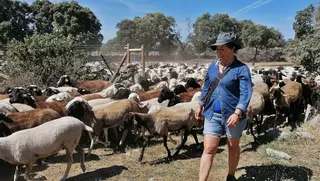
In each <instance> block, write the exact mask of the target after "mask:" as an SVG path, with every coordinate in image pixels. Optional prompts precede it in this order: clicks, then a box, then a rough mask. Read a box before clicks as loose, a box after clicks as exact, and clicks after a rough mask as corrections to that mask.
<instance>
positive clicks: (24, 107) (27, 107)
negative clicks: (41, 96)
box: [11, 103, 34, 112]
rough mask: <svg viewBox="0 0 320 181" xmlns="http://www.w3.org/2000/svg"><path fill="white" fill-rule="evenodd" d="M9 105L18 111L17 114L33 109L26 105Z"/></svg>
mask: <svg viewBox="0 0 320 181" xmlns="http://www.w3.org/2000/svg"><path fill="white" fill-rule="evenodd" d="M11 105H12V106H13V107H15V108H16V109H17V110H18V112H24V111H31V110H33V109H34V108H33V107H31V106H29V105H27V104H20V103H13V104H11Z"/></svg>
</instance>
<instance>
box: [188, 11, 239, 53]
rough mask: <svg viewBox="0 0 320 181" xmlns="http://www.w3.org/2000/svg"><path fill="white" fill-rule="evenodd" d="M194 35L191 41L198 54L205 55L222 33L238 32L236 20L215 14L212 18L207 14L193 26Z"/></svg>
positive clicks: (225, 15)
mask: <svg viewBox="0 0 320 181" xmlns="http://www.w3.org/2000/svg"><path fill="white" fill-rule="evenodd" d="M193 29H194V33H193V35H192V36H191V41H192V43H193V45H194V47H195V48H196V52H197V53H198V54H200V53H203V52H205V51H206V49H207V48H208V47H209V45H210V44H212V43H213V42H214V41H215V39H216V38H217V36H218V35H219V34H220V33H221V32H227V31H234V32H237V31H238V28H237V26H236V20H235V19H233V18H230V17H229V15H227V14H215V15H213V16H211V15H210V14H209V13H205V14H203V15H202V16H200V17H199V18H197V20H196V22H195V23H194V24H193Z"/></svg>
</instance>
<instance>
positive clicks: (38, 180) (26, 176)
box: [23, 162, 47, 181]
mask: <svg viewBox="0 0 320 181" xmlns="http://www.w3.org/2000/svg"><path fill="white" fill-rule="evenodd" d="M33 164H34V162H32V163H30V164H28V165H26V171H25V173H24V177H23V178H24V179H25V180H32V181H43V180H47V178H46V177H45V176H42V177H40V178H30V173H31V171H32V167H33Z"/></svg>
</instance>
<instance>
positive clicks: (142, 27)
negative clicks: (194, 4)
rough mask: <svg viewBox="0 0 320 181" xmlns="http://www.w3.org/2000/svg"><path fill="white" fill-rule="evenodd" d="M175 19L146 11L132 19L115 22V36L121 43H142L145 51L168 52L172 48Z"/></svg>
mask: <svg viewBox="0 0 320 181" xmlns="http://www.w3.org/2000/svg"><path fill="white" fill-rule="evenodd" d="M174 25H175V19H174V18H173V17H170V16H165V15H164V14H162V13H148V14H147V15H146V16H144V17H135V18H134V20H128V19H125V20H122V21H121V22H120V23H118V24H117V28H118V29H119V30H118V31H117V38H118V40H119V41H120V42H121V44H127V43H130V45H133V46H139V47H140V46H141V45H143V46H144V48H145V51H146V53H148V52H150V51H159V52H160V53H165V54H168V53H170V52H171V51H172V50H173V48H174V38H175V35H174Z"/></svg>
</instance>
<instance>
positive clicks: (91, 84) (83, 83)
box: [57, 75, 112, 93]
mask: <svg viewBox="0 0 320 181" xmlns="http://www.w3.org/2000/svg"><path fill="white" fill-rule="evenodd" d="M63 85H68V86H71V87H76V88H78V89H86V90H88V91H90V92H91V93H97V92H100V91H102V90H103V89H106V88H107V87H109V86H110V85H112V83H111V82H109V81H104V80H76V79H74V78H72V77H70V76H68V75H63V76H61V77H60V79H59V81H58V82H57V87H60V86H63Z"/></svg>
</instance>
